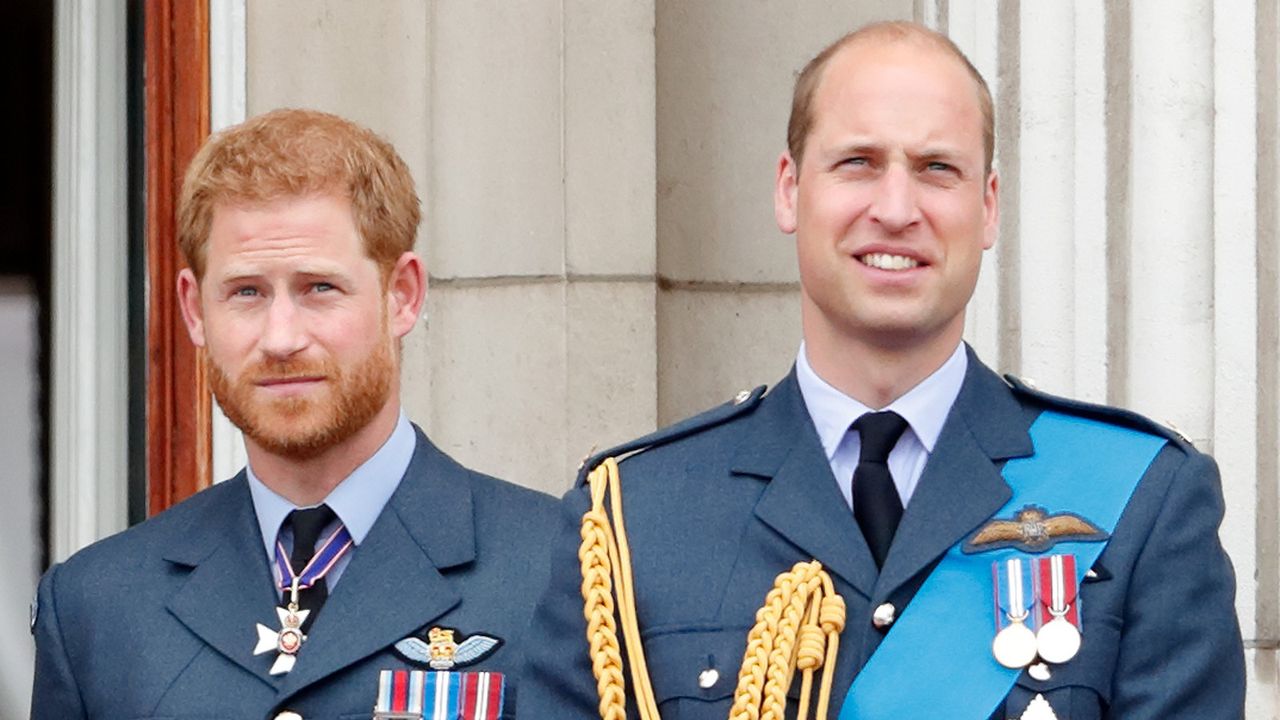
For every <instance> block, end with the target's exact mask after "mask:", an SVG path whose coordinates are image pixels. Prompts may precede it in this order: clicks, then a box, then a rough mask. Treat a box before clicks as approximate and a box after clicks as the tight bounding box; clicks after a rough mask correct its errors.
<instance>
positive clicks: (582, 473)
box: [577, 385, 768, 486]
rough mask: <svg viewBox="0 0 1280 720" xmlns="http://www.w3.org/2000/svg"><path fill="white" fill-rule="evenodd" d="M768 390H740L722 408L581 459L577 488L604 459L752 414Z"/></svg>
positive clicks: (761, 388)
mask: <svg viewBox="0 0 1280 720" xmlns="http://www.w3.org/2000/svg"><path fill="white" fill-rule="evenodd" d="M767 389H768V388H767V386H765V385H761V386H760V387H758V388H756V389H754V390H743V391H742V392H739V393H738V394H737V395H735V396H734V397H733V399H732V400H730V401H729V402H727V403H724V404H723V405H718V406H716V407H714V408H711V409H710V410H707V411H706V412H703V413H700V414H698V415H694V416H693V417H690V418H685V419H684V420H681V421H680V422H677V423H675V424H673V425H668V426H666V427H664V428H659V429H658V430H655V431H654V432H651V433H649V434H648V435H645V436H643V437H639V438H636V439H635V440H630V441H628V442H625V443H623V444H621V445H617V446H614V447H611V448H609V449H608V450H604V451H601V452H593V453H592V454H591V455H588V456H587V457H586V458H584V459H583V461H582V464H581V465H579V466H578V480H577V485H578V486H582V485H584V484H585V483H586V481H587V475H589V474H590V473H591V471H592V470H594V469H595V468H596V466H597V465H599V464H600V463H602V462H604V461H605V460H606V459H607V458H611V457H612V458H616V459H618V460H622V458H623V457H624V456H630V455H634V454H636V453H640V452H644V451H645V450H648V449H650V448H655V447H658V446H659V445H665V444H667V443H669V442H674V441H676V440H679V439H681V438H686V437H689V436H690V435H693V434H695V433H699V432H702V431H703V430H706V429H708V428H713V427H715V426H717V425H722V424H724V423H726V422H729V421H730V420H733V419H734V418H736V417H739V416H741V415H745V414H747V413H749V412H751V411H752V410H755V409H756V406H758V405H759V404H760V400H761V398H763V397H764V394H765V391H766V390H767Z"/></svg>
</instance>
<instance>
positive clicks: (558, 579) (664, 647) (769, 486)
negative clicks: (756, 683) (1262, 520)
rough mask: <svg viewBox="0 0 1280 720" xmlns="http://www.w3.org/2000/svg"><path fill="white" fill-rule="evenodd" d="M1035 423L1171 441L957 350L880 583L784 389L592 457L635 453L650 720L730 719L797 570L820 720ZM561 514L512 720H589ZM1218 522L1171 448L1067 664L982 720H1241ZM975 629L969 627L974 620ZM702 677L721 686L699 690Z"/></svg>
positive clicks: (995, 495) (1090, 592)
mask: <svg viewBox="0 0 1280 720" xmlns="http://www.w3.org/2000/svg"><path fill="white" fill-rule="evenodd" d="M1047 408H1052V409H1053V410H1056V411H1059V412H1065V413H1075V414H1080V415H1087V416H1090V417H1093V418H1100V419H1102V420H1104V421H1109V422H1114V423H1117V424H1122V425H1128V426H1133V427H1137V428H1139V429H1141V430H1144V431H1147V432H1150V433H1159V434H1166V435H1167V434H1168V431H1165V430H1163V429H1161V428H1159V426H1156V425H1153V424H1151V423H1149V422H1148V421H1146V420H1144V419H1142V418H1140V417H1138V416H1136V415H1132V414H1130V413H1126V412H1123V411H1119V410H1115V409H1108V408H1101V407H1094V406H1087V405H1084V404H1079V403H1073V402H1070V401H1064V400H1061V399H1057V398H1052V397H1048V396H1045V395H1041V394H1038V393H1035V392H1034V391H1031V390H1029V389H1027V388H1024V387H1020V386H1018V385H1017V384H1016V383H1014V385H1013V386H1011V385H1010V384H1008V383H1006V382H1005V381H1003V380H1001V379H1000V378H999V377H997V376H996V375H995V374H994V373H992V372H991V371H990V370H988V369H987V368H986V367H985V366H983V365H982V364H981V363H980V362H978V360H977V358H976V357H975V356H974V355H973V354H972V352H970V356H969V370H968V373H967V376H966V377H965V380H964V385H963V387H962V389H961V391H960V394H959V396H958V398H957V399H956V402H955V405H954V407H953V408H952V410H951V413H950V415H949V416H948V417H947V420H946V423H945V426H944V428H943V430H942V434H941V436H940V437H939V438H938V442H937V445H936V446H935V447H934V451H933V454H932V455H931V457H930V458H929V461H928V463H927V465H926V466H925V470H924V474H923V476H922V477H921V479H920V482H919V484H918V486H917V488H916V491H915V494H914V495H913V497H912V499H911V503H910V504H909V505H908V506H907V509H906V512H905V514H904V516H903V518H902V523H901V525H900V526H899V528H898V531H897V535H896V536H895V539H894V544H893V546H892V548H891V550H890V553H889V556H888V558H887V559H886V562H885V566H884V569H883V571H881V572H877V571H876V566H875V563H874V561H873V560H872V557H871V553H870V551H869V550H868V549H867V545H866V543H865V541H864V540H863V537H862V533H861V532H860V531H859V528H858V525H857V523H856V522H855V520H854V518H853V514H852V513H851V512H850V511H849V507H848V505H847V504H846V503H845V501H844V499H843V497H842V496H841V494H840V491H839V490H838V489H837V487H836V483H835V481H834V479H833V478H832V475H831V470H830V466H829V465H828V463H827V459H826V456H825V454H824V453H823V450H822V447H821V445H820V444H819V440H818V436H817V433H816V431H815V430H814V427H813V423H812V421H811V420H810V418H809V415H808V412H807V410H806V408H805V405H804V401H803V399H802V398H801V395H800V390H799V387H798V385H797V384H796V380H795V375H794V373H792V375H790V376H788V377H787V378H786V379H784V380H783V381H782V383H781V384H780V385H779V386H777V387H776V388H774V390H773V391H772V392H770V393H769V394H768V395H765V396H763V397H761V391H757V392H756V393H754V394H753V395H752V397H750V398H748V399H746V400H745V401H743V402H740V403H739V404H737V405H733V404H730V405H726V406H724V407H721V408H718V409H715V410H712V411H710V412H709V413H706V414H704V415H702V416H699V417H696V418H693V419H692V420H689V421H686V422H684V423H681V424H678V425H675V426H673V427H671V428H668V429H666V430H663V431H659V432H658V433H656V434H654V435H652V436H649V437H648V438H642V439H641V440H638V441H636V442H635V443H630V444H628V445H627V446H623V447H622V448H619V449H615V450H612V451H610V452H609V453H607V454H609V455H618V456H621V455H622V454H623V453H625V452H627V451H630V450H635V449H637V448H647V449H645V450H643V451H642V452H639V453H637V454H634V455H631V456H630V457H629V458H628V459H626V460H624V461H623V462H622V463H621V466H620V472H621V478H622V498H623V505H624V511H625V515H626V528H627V531H628V535H629V537H630V544H631V552H632V556H633V566H634V579H635V587H636V600H637V606H638V614H639V621H640V627H641V630H642V637H643V639H644V645H645V653H646V658H647V660H648V665H649V670H650V674H651V677H652V680H653V686H654V691H655V695H656V697H657V701H658V703H659V709H660V711H661V713H662V716H663V718H664V720H675V719H678V720H704V719H705V720H723V718H725V717H728V711H729V707H730V705H731V702H732V698H731V695H732V693H733V691H734V688H735V685H736V682H737V674H738V667H739V664H740V662H741V659H742V654H743V650H744V649H745V646H746V637H747V632H748V630H749V629H750V627H751V626H752V624H753V621H754V614H755V612H756V610H757V608H759V607H760V605H761V604H762V603H763V601H764V598H765V594H766V593H767V592H768V591H769V589H770V588H771V587H772V585H773V580H774V577H775V576H776V575H777V574H778V573H780V572H783V571H785V570H788V569H790V568H791V566H792V565H793V564H794V563H796V562H799V561H805V560H810V559H817V560H819V561H821V562H822V564H823V565H824V566H825V567H826V569H827V570H828V571H829V572H830V573H831V575H832V578H833V580H834V581H835V584H836V588H837V590H838V592H840V594H842V595H843V596H844V598H845V600H846V602H847V603H848V623H847V625H846V628H845V630H844V633H843V635H842V638H841V643H840V654H839V661H838V664H837V668H838V670H837V674H836V679H835V687H834V690H833V693H832V705H831V706H832V712H833V717H834V713H835V712H836V710H837V709H838V708H839V707H840V706H841V704H842V702H843V698H844V696H845V693H846V692H847V691H848V689H849V686H850V684H851V683H852V682H853V678H854V676H855V674H856V673H857V672H858V670H859V669H860V668H861V667H862V666H863V665H864V664H865V663H866V662H867V659H868V658H869V657H870V656H871V654H872V653H873V652H874V651H875V650H876V647H877V646H878V645H879V644H880V642H881V640H882V639H883V637H884V634H883V633H882V632H881V631H880V630H877V629H876V628H875V627H874V626H873V625H872V622H871V617H872V611H873V610H874V609H875V608H876V607H877V606H878V605H880V604H881V603H893V604H894V605H895V606H896V607H897V608H898V610H899V611H901V609H902V608H903V607H904V606H906V604H907V603H909V602H910V601H911V598H912V596H913V595H914V594H915V592H916V590H917V589H918V588H919V587H920V584H921V583H922V582H923V581H924V579H925V578H926V577H927V576H928V574H929V572H930V571H931V570H932V568H933V567H934V566H935V565H936V563H937V562H938V560H939V559H940V558H941V556H942V555H943V553H944V552H946V551H947V549H948V548H950V547H952V546H953V545H955V544H956V543H957V542H959V541H960V540H961V539H962V538H964V537H966V536H968V535H969V534H970V533H972V532H973V531H974V530H976V529H977V528H978V527H980V526H981V525H983V524H984V523H985V522H986V521H987V520H988V519H990V518H991V517H992V514H993V513H994V512H996V511H997V510H998V509H999V508H1000V507H1001V506H1002V505H1003V504H1004V503H1005V502H1007V501H1008V499H1009V498H1010V489H1009V486H1008V485H1007V484H1006V483H1005V481H1004V479H1003V478H1002V477H1001V475H1000V471H1001V468H1002V465H1003V463H1004V462H1005V461H1006V460H1009V459H1011V458H1018V457H1026V456H1030V455H1032V454H1033V453H1034V452H1035V448H1033V447H1032V444H1031V440H1030V438H1029V437H1028V434H1027V430H1028V427H1029V426H1030V425H1031V423H1032V421H1033V420H1035V418H1036V417H1037V416H1038V415H1039V413H1040V412H1041V411H1043V410H1044V409H1047ZM598 460H599V458H598V457H597V458H595V459H593V461H591V462H589V463H588V465H594V463H595V462H596V461H598ZM562 505H563V513H562V518H561V525H562V528H561V533H560V537H559V539H558V540H557V545H556V546H555V548H554V557H553V561H552V568H551V575H552V580H551V585H550V587H549V589H548V592H547V594H546V595H545V596H544V597H543V598H542V600H541V601H540V604H539V607H538V610H537V611H536V613H535V615H534V622H533V627H532V629H531V632H530V635H529V642H528V664H527V668H526V672H525V674H524V676H523V679H522V682H521V708H520V710H521V714H522V717H525V718H532V719H533V720H543V719H548V718H555V719H557V720H569V719H571V718H598V717H599V715H598V714H597V711H596V710H595V706H596V703H597V697H596V692H595V683H594V679H593V676H592V674H591V666H590V663H589V658H588V653H587V644H586V640H585V636H586V629H585V622H584V620H583V614H582V597H581V594H580V592H579V584H580V582H581V579H580V569H579V564H578V559H577V548H578V544H579V537H578V531H579V526H580V522H581V518H582V514H583V513H584V512H585V511H586V510H587V508H588V506H589V496H588V493H587V491H586V490H584V489H582V488H581V487H580V488H578V489H575V490H574V491H571V492H570V493H569V494H568V495H566V496H565V499H564V502H563V504H562ZM1070 509H1071V508H1061V509H1060V510H1063V511H1069V510H1070ZM1222 512H1223V501H1222V492H1221V487H1220V484H1219V479H1218V473H1217V469H1216V467H1215V465H1214V463H1213V461H1212V460H1211V459H1210V458H1209V457H1207V456H1206V455H1203V454H1201V453H1199V452H1197V451H1196V450H1195V449H1194V448H1192V447H1191V446H1190V445H1188V444H1186V443H1185V442H1184V441H1182V440H1181V439H1179V438H1177V437H1172V436H1171V437H1170V442H1169V443H1168V445H1167V446H1166V447H1165V448H1164V449H1163V450H1162V451H1161V452H1160V453H1159V455H1158V456H1157V457H1156V459H1155V461H1154V462H1153V463H1152V465H1151V466H1150V468H1149V469H1148V470H1147V472H1146V474H1145V475H1144V477H1143V478H1142V479H1141V481H1140V483H1139V485H1138V487H1137V490H1136V491H1135V492H1134V494H1133V497H1132V499H1131V501H1130V502H1129V505H1128V507H1127V509H1126V510H1125V511H1124V514H1123V516H1122V517H1121V520H1120V522H1119V525H1118V527H1117V528H1116V529H1115V532H1114V533H1113V536H1112V539H1111V541H1110V543H1109V545H1108V546H1107V549H1106V551H1105V552H1104V553H1103V554H1102V555H1101V556H1100V557H1099V559H1098V562H1097V563H1096V564H1095V565H1094V568H1093V569H1094V571H1095V575H1096V578H1095V579H1093V580H1091V581H1086V583H1085V584H1084V585H1083V587H1082V590H1081V592H1082V603H1081V606H1082V608H1083V627H1084V644H1083V646H1082V648H1081V650H1080V654H1079V655H1078V656H1077V657H1076V658H1075V659H1073V660H1071V661H1070V662H1068V663H1066V664H1064V665H1061V666H1054V667H1053V670H1052V674H1051V677H1050V678H1049V679H1048V680H1044V681H1038V680H1035V679H1033V678H1031V677H1030V676H1029V675H1028V674H1027V673H1025V672H1024V673H1023V674H1022V676H1021V677H1020V678H1019V679H1018V681H1017V684H1016V685H1015V686H1014V687H1013V689H1012V691H1011V692H1010V693H1009V695H1008V697H1007V698H1006V700H1005V701H1004V703H1003V704H1002V705H1001V706H1000V707H998V708H996V712H995V714H994V715H993V717H995V718H1018V717H1020V716H1021V714H1022V713H1023V712H1024V711H1025V709H1026V707H1027V704H1028V703H1029V702H1030V701H1031V699H1032V698H1033V697H1034V696H1035V694H1036V693H1042V694H1043V695H1044V696H1045V698H1046V699H1047V700H1048V701H1049V702H1050V704H1051V705H1052V707H1053V708H1054V709H1055V712H1056V714H1057V716H1058V717H1059V718H1070V719H1071V720H1090V719H1097V718H1116V719H1122V720H1145V719H1147V718H1150V719H1152V720H1156V719H1159V720H1169V719H1170V718H1195V719H1196V720H1205V719H1208V718H1215V719H1216V718H1239V717H1242V715H1243V705H1244V682H1245V681H1244V656H1243V650H1242V647H1241V641H1240V630H1239V626H1238V623H1237V620H1236V615H1235V609H1234V604H1233V601H1234V595H1235V579H1234V575H1233V573H1232V569H1231V565H1230V562H1229V561H1228V559H1227V557H1226V555H1225V554H1224V553H1223V550H1222V547H1221V545H1220V544H1219V542H1218V535H1217V530H1218V525H1219V523H1220V522H1221V520H1222ZM992 616H993V613H990V612H989V613H985V614H983V616H982V617H975V618H973V622H975V623H982V624H991V623H992ZM992 633H993V635H994V627H993V628H992ZM938 642H946V628H939V630H938ZM708 668H714V669H716V670H717V671H718V680H716V682H715V683H714V684H712V685H711V687H701V686H700V685H701V684H700V682H699V679H700V677H703V676H702V675H701V674H702V673H703V671H704V670H706V669H708ZM902 673H903V675H904V680H903V686H904V687H905V688H911V691H912V692H927V689H926V688H927V685H928V683H931V682H939V681H941V682H946V679H945V678H937V677H919V678H913V677H911V673H912V668H911V667H904V668H903V669H902ZM710 676H712V674H711V673H708V674H707V676H705V677H710ZM628 691H630V679H628ZM793 692H794V689H793ZM628 707H629V708H631V709H634V707H635V704H634V701H633V700H631V699H630V698H629V699H628ZM987 710H988V709H987V708H979V709H977V710H975V709H973V708H970V710H969V715H968V716H969V717H972V716H973V714H974V713H975V712H977V713H979V714H981V713H982V712H986V711H987ZM957 717H959V715H957ZM912 720H917V719H914V718H913V719H912Z"/></svg>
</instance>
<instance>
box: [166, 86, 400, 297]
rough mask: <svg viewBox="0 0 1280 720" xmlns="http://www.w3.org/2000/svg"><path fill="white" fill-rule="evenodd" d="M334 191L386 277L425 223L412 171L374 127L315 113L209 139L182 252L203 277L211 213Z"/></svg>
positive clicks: (190, 197) (188, 183)
mask: <svg viewBox="0 0 1280 720" xmlns="http://www.w3.org/2000/svg"><path fill="white" fill-rule="evenodd" d="M326 193H332V194H335V195H338V196H340V197H343V198H346V199H347V200H349V201H350V202H351V210H352V213H353V215H354V219H355V224H356V229H357V230H358V231H359V232H360V236H361V238H362V239H363V241H364V247H365V252H366V254H368V256H369V257H370V258H372V259H373V260H374V261H375V262H377V264H378V267H379V268H380V269H381V270H382V272H383V274H384V275H385V274H386V273H388V272H390V270H391V268H392V267H393V266H394V265H395V263H396V261H397V260H398V259H399V258H400V256H401V255H402V254H404V253H405V252H408V251H410V250H412V249H413V244H414V242H415V240H416V239H417V236H418V222H419V220H420V219H421V210H420V203H419V200H418V195H417V193H416V191H415V190H414V185H413V177H412V176H411V175H410V174H409V167H408V166H407V165H405V163H404V160H402V159H401V158H400V156H399V155H398V154H396V151H395V148H393V147H392V146H391V143H389V142H387V141H386V140H384V139H383V138H381V137H379V136H378V135H377V134H375V133H374V132H373V131H371V130H369V129H368V128H365V127H361V126H359V125H357V124H355V123H353V122H351V121H349V120H345V119H343V118H340V117H338V116H337V115H332V114H330V113H324V112H319V111H316V110H301V109H284V110H273V111H271V112H268V113H265V114H263V115H258V116H257V117H253V118H250V119H249V120H246V121H244V122H243V123H240V124H239V125H234V126H232V127H229V128H227V129H225V130H223V131H221V132H218V133H216V134H214V135H213V136H211V137H210V138H209V139H208V140H207V141H206V142H205V144H204V146H203V147H201V148H200V151H199V152H197V153H196V156H195V158H193V159H192V161H191V165H190V167H188V168H187V174H186V177H185V178H184V179H183V181H182V194H181V196H180V197H179V199H178V246H179V248H180V249H181V250H182V255H183V258H185V259H186V261H187V264H188V265H189V266H190V267H191V270H192V272H194V273H195V275H196V278H197V279H199V278H203V277H204V269H205V263H204V261H205V249H206V246H207V245H208V242H209V230H210V227H211V226H212V224H213V211H214V209H215V207H216V206H218V205H223V204H232V205H234V204H240V203H248V204H255V203H264V202H271V201H274V200H279V199H283V198H293V197H301V196H304V195H312V194H326Z"/></svg>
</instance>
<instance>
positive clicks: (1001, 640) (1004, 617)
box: [991, 557, 1036, 670]
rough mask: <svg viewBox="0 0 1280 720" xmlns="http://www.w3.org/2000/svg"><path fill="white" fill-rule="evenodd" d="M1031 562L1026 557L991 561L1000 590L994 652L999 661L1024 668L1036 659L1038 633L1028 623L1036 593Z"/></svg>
mask: <svg viewBox="0 0 1280 720" xmlns="http://www.w3.org/2000/svg"><path fill="white" fill-rule="evenodd" d="M1030 570H1031V569H1030V567H1029V563H1027V562H1024V561H1023V559H1022V558H1016V557H1015V558H1009V559H1008V560H998V561H996V562H994V563H992V565H991V572H992V575H993V576H994V581H995V582H994V584H995V591H996V597H995V602H996V637H995V639H994V640H993V641H992V643H991V654H992V655H994V656H995V659H996V662H998V663H1000V664H1001V665H1003V666H1005V667H1007V668H1010V669H1012V670H1021V669H1022V668H1024V667H1026V666H1028V665H1030V664H1031V663H1032V661H1034V660H1035V659H1036V634H1035V632H1034V631H1032V629H1031V628H1029V627H1027V622H1028V621H1032V622H1034V619H1033V618H1032V616H1031V604H1032V602H1033V598H1034V593H1033V592H1029V591H1030V590H1031V589H1032V581H1031V574H1030Z"/></svg>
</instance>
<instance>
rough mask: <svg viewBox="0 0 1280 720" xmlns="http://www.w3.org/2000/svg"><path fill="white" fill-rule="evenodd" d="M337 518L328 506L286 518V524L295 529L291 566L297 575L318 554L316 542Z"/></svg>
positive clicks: (303, 511) (301, 511)
mask: <svg viewBox="0 0 1280 720" xmlns="http://www.w3.org/2000/svg"><path fill="white" fill-rule="evenodd" d="M335 517H337V516H336V515H335V514H334V512H333V510H332V509H330V508H329V506H328V505H320V506H317V507H313V508H307V509H306V510H294V511H293V512H291V513H289V516H288V517H287V518H285V524H286V525H290V526H292V527H293V551H292V552H290V553H289V564H290V565H292V566H293V571H294V572H295V573H301V572H302V570H303V569H304V568H305V567H306V566H307V563H309V562H311V558H313V557H315V554H316V541H317V540H319V539H320V533H321V532H323V531H324V529H325V527H327V526H328V525H329V523H331V522H333V520H334V518H335Z"/></svg>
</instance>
